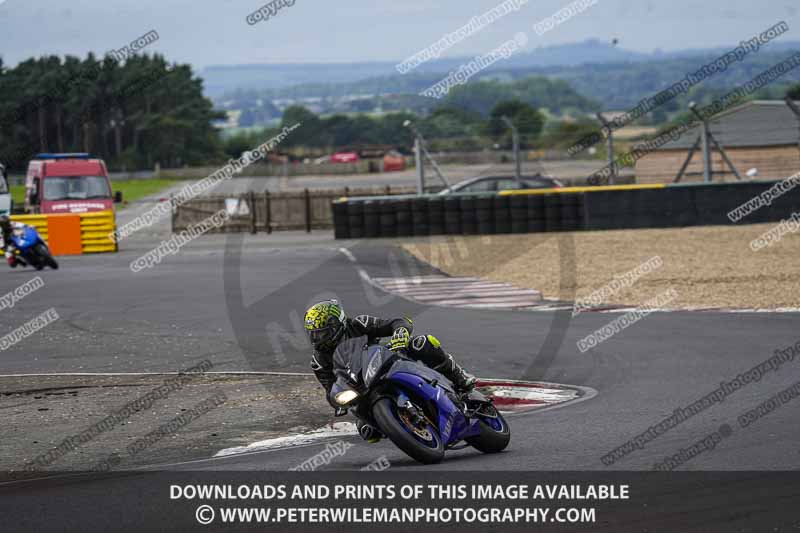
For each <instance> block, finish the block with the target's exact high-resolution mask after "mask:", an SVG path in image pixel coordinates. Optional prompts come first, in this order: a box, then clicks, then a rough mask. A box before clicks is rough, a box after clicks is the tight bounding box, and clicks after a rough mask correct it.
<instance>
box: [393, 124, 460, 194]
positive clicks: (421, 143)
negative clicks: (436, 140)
mask: <svg viewBox="0 0 800 533" xmlns="http://www.w3.org/2000/svg"><path fill="white" fill-rule="evenodd" d="M403 126H405V127H406V128H408V129H410V130H411V132H412V133H413V134H414V149H415V150H419V152H421V153H422V154H423V155H424V156H425V157H426V158H427V159H428V161H430V163H431V166H432V167H433V171H434V172H436V175H437V176H438V177H439V179H440V180H442V183H444V186H445V188H448V189H449V188H450V183H449V182H448V181H447V180H446V179H445V177H444V175H442V171H441V169H440V168H439V165H437V164H436V160H435V159H433V156H431V154H430V152H428V149H427V148H426V147H425V138H424V137H423V136H422V134H421V133H420V132H419V130H418V129H417V128H416V126H414V124H413V123H412V122H411V121H410V120H406V121H405V122H404V123H403ZM417 166H418V169H421V168H422V155H420V156H419V157H418V159H417ZM422 172H423V174H421V175H420V170H417V179H418V181H419V179H422V180H424V179H425V174H424V171H422ZM423 185H424V183H423ZM417 187H418V188H419V184H418V185H417ZM422 192H425V191H424V190H423V191H422ZM420 194H422V193H420Z"/></svg>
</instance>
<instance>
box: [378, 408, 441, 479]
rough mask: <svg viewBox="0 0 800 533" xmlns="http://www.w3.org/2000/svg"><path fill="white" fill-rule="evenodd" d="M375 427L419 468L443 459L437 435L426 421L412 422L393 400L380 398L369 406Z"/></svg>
mask: <svg viewBox="0 0 800 533" xmlns="http://www.w3.org/2000/svg"><path fill="white" fill-rule="evenodd" d="M372 416H373V418H374V419H375V422H377V424H378V427H379V428H380V430H381V431H383V433H384V434H385V435H386V436H387V437H389V440H391V441H392V442H393V443H394V445H395V446H397V447H398V448H400V449H401V450H403V451H404V452H405V453H406V454H407V455H408V456H409V457H411V458H412V459H415V460H417V461H419V462H420V463H422V464H426V465H429V464H435V463H439V462H441V461H442V459H443V458H444V445H443V444H442V438H441V436H440V435H439V431H438V430H437V429H436V427H435V426H433V425H432V424H431V423H430V422H428V421H427V420H424V421H422V422H415V421H414V420H412V417H411V416H410V414H409V413H408V412H406V410H405V409H404V408H400V407H398V406H397V402H396V401H394V399H393V398H381V399H380V400H378V401H377V402H375V405H373V406H372Z"/></svg>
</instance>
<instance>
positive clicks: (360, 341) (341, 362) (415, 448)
mask: <svg viewBox="0 0 800 533" xmlns="http://www.w3.org/2000/svg"><path fill="white" fill-rule="evenodd" d="M333 359H334V373H335V375H336V382H335V383H334V385H333V387H331V391H330V400H331V402H332V403H333V404H334V405H338V406H340V407H341V408H344V409H349V410H352V411H354V413H355V414H356V416H358V417H359V418H361V419H363V420H365V421H367V422H369V423H370V424H372V425H373V426H375V427H377V428H378V429H380V431H381V432H383V434H384V435H385V436H387V437H388V438H389V439H390V440H391V441H392V442H393V443H394V444H395V445H396V446H397V447H398V448H400V449H401V450H403V451H404V452H405V453H406V454H408V455H409V456H410V457H412V458H413V459H416V460H417V461H419V462H420V463H423V464H432V463H438V462H440V461H441V460H442V459H443V458H444V452H445V450H448V449H451V450H452V449H461V448H465V447H467V446H472V447H473V448H475V449H477V450H480V451H481V452H484V453H497V452H500V451H502V450H504V449H505V448H506V446H508V443H509V441H510V440H511V431H510V429H509V427H508V423H507V422H506V421H505V419H504V418H503V416H502V415H501V414H500V413H499V412H498V411H497V409H496V408H495V407H494V405H493V404H492V401H491V400H490V399H489V398H487V397H486V396H484V395H483V394H481V393H480V392H478V391H475V390H473V391H472V392H470V393H468V394H458V393H457V392H456V391H455V388H454V387H453V384H452V383H451V382H450V381H449V380H448V379H447V378H446V377H444V376H443V375H442V374H440V373H439V372H436V371H435V370H433V369H431V368H428V367H427V366H425V365H424V364H422V363H419V362H417V361H414V360H411V359H409V358H407V357H405V356H404V355H403V354H398V353H395V352H392V351H391V350H389V349H388V348H387V347H385V346H382V345H380V344H372V345H370V344H369V343H368V338H367V337H358V338H355V339H349V340H346V341H344V342H342V343H341V344H340V345H339V346H338V347H337V349H336V351H335V352H334V356H333Z"/></svg>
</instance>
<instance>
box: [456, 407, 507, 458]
mask: <svg viewBox="0 0 800 533" xmlns="http://www.w3.org/2000/svg"><path fill="white" fill-rule="evenodd" d="M486 412H487V413H488V414H491V415H492V416H491V417H481V415H476V416H477V417H478V427H480V431H481V433H480V435H478V436H476V437H470V438H468V439H464V440H465V441H466V442H467V444H469V445H470V446H472V447H473V448H475V449H476V450H478V451H481V452H483V453H498V452H502V451H503V450H505V449H506V447H507V446H508V443H509V442H510V441H511V429H510V428H509V427H508V422H506V419H505V418H503V415H501V414H500V413H499V412H498V411H497V409H495V408H494V406H489V407H488V408H487V409H486Z"/></svg>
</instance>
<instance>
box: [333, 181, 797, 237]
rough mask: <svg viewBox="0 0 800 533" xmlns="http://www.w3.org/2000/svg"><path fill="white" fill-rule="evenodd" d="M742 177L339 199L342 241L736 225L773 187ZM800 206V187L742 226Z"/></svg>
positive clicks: (336, 223) (335, 213) (777, 217)
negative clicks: (736, 213)
mask: <svg viewBox="0 0 800 533" xmlns="http://www.w3.org/2000/svg"><path fill="white" fill-rule="evenodd" d="M775 183H777V182H775V181H754V182H745V183H716V184H679V185H665V184H652V185H617V186H601V187H564V188H559V189H531V190H511V191H502V192H500V193H497V194H451V195H447V196H438V195H436V196H432V195H426V196H395V197H391V198H390V197H380V198H375V197H372V198H340V199H338V200H336V201H334V202H333V218H334V229H335V236H336V238H337V239H348V238H350V239H359V238H363V237H367V238H371V237H406V236H418V235H488V234H501V233H540V232H556V231H580V230H605V229H633V228H667V227H681V226H711V225H727V224H733V222H732V221H731V220H730V219H729V218H728V213H729V212H730V211H732V210H734V209H736V208H737V207H739V206H740V205H742V204H744V203H745V202H747V201H749V200H751V199H752V198H754V197H757V196H758V195H760V194H761V193H763V192H764V191H766V190H768V189H769V188H770V187H772V186H773V185H774V184H775ZM793 210H798V211H800V188H798V189H797V190H795V189H792V190H789V191H788V192H786V193H784V194H783V195H781V196H779V197H778V198H776V199H775V200H774V201H773V202H772V203H771V205H769V206H764V207H761V208H760V209H758V210H756V211H755V212H753V213H751V214H750V215H748V216H746V217H744V218H743V219H742V220H741V221H739V222H737V224H754V223H762V222H779V221H781V220H783V219H786V218H789V217H791V216H792V213H793Z"/></svg>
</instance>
